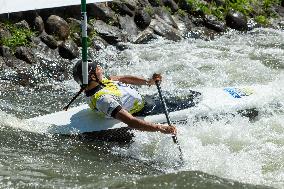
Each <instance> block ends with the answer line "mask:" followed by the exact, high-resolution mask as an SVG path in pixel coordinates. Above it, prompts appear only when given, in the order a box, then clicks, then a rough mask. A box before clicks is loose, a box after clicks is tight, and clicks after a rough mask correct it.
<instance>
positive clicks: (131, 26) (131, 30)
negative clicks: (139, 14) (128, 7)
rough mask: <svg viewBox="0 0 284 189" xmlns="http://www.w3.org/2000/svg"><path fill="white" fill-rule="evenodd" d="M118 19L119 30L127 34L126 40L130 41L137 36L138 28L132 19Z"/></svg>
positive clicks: (128, 17) (125, 17) (127, 17)
mask: <svg viewBox="0 0 284 189" xmlns="http://www.w3.org/2000/svg"><path fill="white" fill-rule="evenodd" d="M118 19H119V23H120V27H121V29H122V30H123V31H125V32H126V33H127V38H128V40H129V41H132V39H133V37H134V36H136V35H137V34H138V28H137V26H136V24H135V22H134V19H133V17H130V16H128V15H126V16H124V17H122V16H120V17H118Z"/></svg>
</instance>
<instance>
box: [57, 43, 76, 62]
mask: <svg viewBox="0 0 284 189" xmlns="http://www.w3.org/2000/svg"><path fill="white" fill-rule="evenodd" d="M58 52H59V54H60V56H61V57H62V58H65V59H69V60H72V59H74V58H77V57H79V48H78V46H77V45H76V43H75V42H74V41H72V40H66V41H64V42H63V43H61V44H60V45H59V46H58Z"/></svg>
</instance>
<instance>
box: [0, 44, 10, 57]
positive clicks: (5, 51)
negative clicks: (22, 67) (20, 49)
mask: <svg viewBox="0 0 284 189" xmlns="http://www.w3.org/2000/svg"><path fill="white" fill-rule="evenodd" d="M0 56H2V57H7V58H8V57H11V56H12V51H11V49H10V48H9V47H7V46H0Z"/></svg>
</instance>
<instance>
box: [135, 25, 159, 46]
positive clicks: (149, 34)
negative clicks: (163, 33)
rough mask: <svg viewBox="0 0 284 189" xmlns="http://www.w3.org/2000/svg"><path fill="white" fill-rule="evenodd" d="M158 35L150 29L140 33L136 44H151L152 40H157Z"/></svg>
mask: <svg viewBox="0 0 284 189" xmlns="http://www.w3.org/2000/svg"><path fill="white" fill-rule="evenodd" d="M156 38H157V37H156V35H155V34H154V31H153V30H152V29H150V28H147V29H145V30H144V31H142V32H140V33H139V34H138V35H137V37H136V39H135V40H134V43H135V44H146V43H149V42H150V41H151V40H153V39H156Z"/></svg>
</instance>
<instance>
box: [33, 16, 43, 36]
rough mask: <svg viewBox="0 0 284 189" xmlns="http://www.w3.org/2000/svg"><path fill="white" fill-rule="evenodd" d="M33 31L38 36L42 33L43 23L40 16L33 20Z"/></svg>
mask: <svg viewBox="0 0 284 189" xmlns="http://www.w3.org/2000/svg"><path fill="white" fill-rule="evenodd" d="M34 29H35V31H36V32H37V33H38V34H39V35H40V34H41V33H42V32H43V31H44V22H43V20H42V18H41V16H37V17H36V18H35V20H34Z"/></svg>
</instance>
